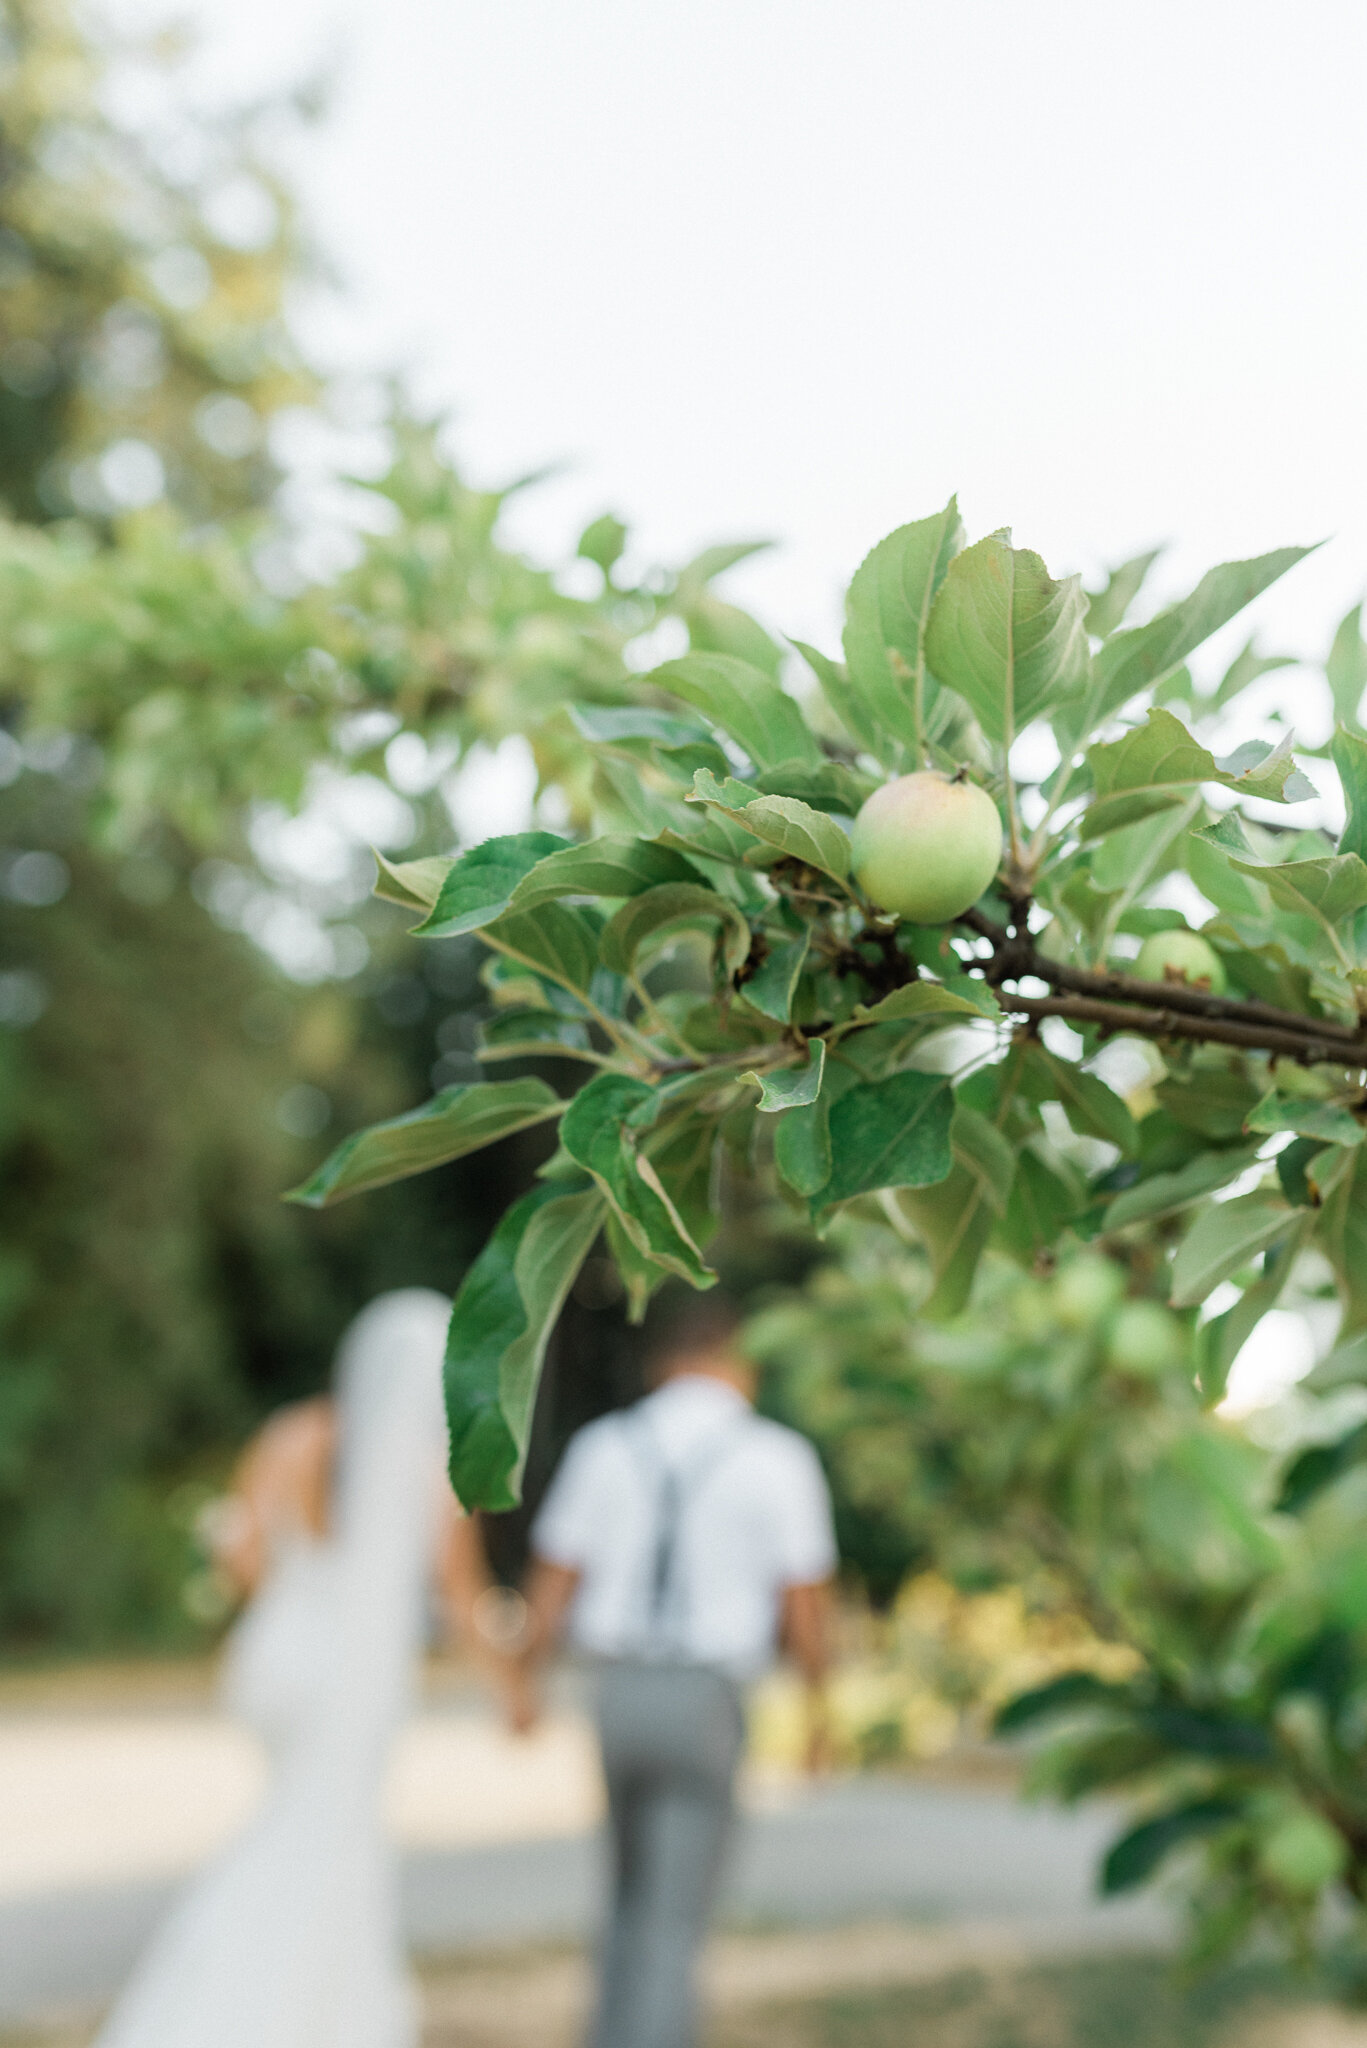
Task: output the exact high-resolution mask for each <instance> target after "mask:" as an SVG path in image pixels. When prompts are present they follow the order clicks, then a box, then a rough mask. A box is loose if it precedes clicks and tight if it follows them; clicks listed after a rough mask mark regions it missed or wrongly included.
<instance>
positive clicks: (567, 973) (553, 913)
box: [480, 903, 598, 995]
mask: <svg viewBox="0 0 1367 2048" xmlns="http://www.w3.org/2000/svg"><path fill="white" fill-rule="evenodd" d="M480 936H481V938H482V939H483V940H484V942H485V944H486V945H488V946H494V947H497V948H498V950H499V951H500V952H503V953H506V954H507V955H508V956H509V957H510V958H511V959H514V960H519V961H521V963H522V965H523V966H524V967H531V968H533V969H535V971H536V972H537V973H538V974H544V975H546V976H547V977H548V978H549V979H550V980H551V981H554V982H557V983H559V985H560V987H561V988H567V989H570V990H572V991H573V992H574V993H575V994H576V995H586V994H587V993H588V990H589V986H590V984H591V983H592V981H593V979H594V975H595V972H596V971H597V968H598V927H597V925H596V924H594V923H592V922H591V921H590V919H589V918H587V917H586V916H585V915H584V913H583V912H582V911H581V910H573V909H571V908H570V906H569V905H568V904H566V903H543V904H542V905H541V906H540V907H539V909H537V910H534V911H527V912H524V913H523V915H522V916H520V917H501V918H499V919H498V920H497V922H496V923H494V924H488V925H485V926H484V929H483V931H482V932H481V934H480Z"/></svg>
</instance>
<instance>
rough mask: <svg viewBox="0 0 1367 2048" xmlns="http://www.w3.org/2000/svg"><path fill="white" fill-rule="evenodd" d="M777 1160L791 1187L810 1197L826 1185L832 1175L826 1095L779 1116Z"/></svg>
mask: <svg viewBox="0 0 1367 2048" xmlns="http://www.w3.org/2000/svg"><path fill="white" fill-rule="evenodd" d="M774 1164H775V1166H776V1167H777V1168H778V1170H779V1173H780V1174H781V1175H782V1177H783V1179H784V1180H786V1181H787V1183H788V1185H789V1187H790V1188H792V1189H793V1190H794V1191H795V1192H796V1193H797V1194H799V1195H802V1196H804V1197H806V1198H807V1199H808V1200H810V1199H811V1197H812V1196H814V1195H817V1194H819V1193H820V1192H821V1190H822V1188H824V1187H825V1185H826V1183H827V1181H828V1180H829V1179H830V1177H831V1122H830V1103H829V1102H828V1101H827V1100H826V1099H825V1097H824V1096H823V1097H819V1098H818V1099H817V1100H816V1101H815V1102H812V1103H808V1104H804V1105H802V1106H801V1107H799V1108H797V1109H790V1110H789V1111H788V1112H787V1114H786V1115H785V1116H782V1117H780V1118H779V1124H778V1129H777V1131H776V1132H775V1133H774Z"/></svg>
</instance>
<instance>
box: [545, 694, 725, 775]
mask: <svg viewBox="0 0 1367 2048" xmlns="http://www.w3.org/2000/svg"><path fill="white" fill-rule="evenodd" d="M569 714H570V718H571V720H572V721H573V723H574V726H575V729H576V730H577V732H578V733H579V734H580V736H581V738H583V739H586V740H588V741H590V742H591V743H592V744H593V745H594V746H598V747H618V748H622V749H624V750H625V752H626V754H627V757H628V758H629V759H631V760H635V759H636V758H637V757H638V754H639V753H640V751H641V750H643V749H644V750H645V751H646V752H647V753H650V754H656V753H658V754H665V755H668V754H681V753H682V754H687V753H692V752H693V751H694V750H695V749H696V748H699V747H702V748H705V749H706V750H707V752H708V753H709V754H714V755H716V756H717V760H718V763H719V764H720V765H721V766H722V768H723V772H724V769H725V761H726V756H725V754H724V753H723V751H722V749H721V748H720V747H719V746H718V745H717V742H716V740H715V738H714V737H713V734H712V732H711V730H710V728H709V727H708V726H706V725H704V724H703V723H702V721H701V719H694V718H680V717H679V716H678V715H677V713H675V712H672V711H661V710H659V709H658V708H657V706H655V705H653V704H571V705H570V706H569Z"/></svg>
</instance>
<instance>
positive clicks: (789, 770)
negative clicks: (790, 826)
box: [751, 761, 879, 818]
mask: <svg viewBox="0 0 1367 2048" xmlns="http://www.w3.org/2000/svg"><path fill="white" fill-rule="evenodd" d="M751 780H752V783H753V786H754V790H755V793H756V795H757V796H795V797H799V798H800V799H801V801H802V802H803V803H804V804H811V806H812V808H813V809H814V810H818V811H835V812H836V813H837V814H838V815H839V816H841V817H846V818H852V817H854V816H855V814H856V812H857V811H858V810H859V809H860V807H861V805H862V804H863V803H864V802H865V801H866V800H867V799H868V798H869V797H871V796H872V795H873V792H874V791H875V789H877V788H878V786H879V785H878V783H877V782H876V781H875V780H874V778H873V776H871V775H865V774H863V773H862V771H861V770H859V769H858V768H851V767H850V766H849V765H848V763H846V762H844V761H823V762H822V764H821V766H820V767H819V768H813V767H812V766H811V765H810V763H808V762H806V761H780V763H779V765H778V767H777V768H756V769H755V770H754V772H753V775H752V777H751Z"/></svg>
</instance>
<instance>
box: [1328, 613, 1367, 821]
mask: <svg viewBox="0 0 1367 2048" xmlns="http://www.w3.org/2000/svg"><path fill="white" fill-rule="evenodd" d="M1324 673H1325V675H1326V676H1327V677H1328V679H1329V688H1330V691H1331V692H1332V694H1333V699H1334V716H1335V717H1336V718H1337V719H1338V721H1339V723H1340V725H1347V726H1355V725H1360V724H1361V722H1362V721H1361V719H1360V718H1359V716H1358V713H1359V712H1360V710H1361V709H1362V693H1363V691H1364V690H1367V641H1364V640H1363V637H1362V606H1361V605H1360V604H1355V605H1354V606H1353V609H1352V610H1351V611H1350V612H1349V613H1348V614H1347V616H1346V617H1344V618H1342V619H1340V621H1339V627H1338V631H1337V632H1336V633H1335V635H1334V644H1333V646H1332V647H1331V648H1330V649H1329V653H1328V657H1327V658H1326V660H1325V664H1324ZM1358 850H1359V851H1361V850H1362V849H1361V848H1359V849H1358Z"/></svg>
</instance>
